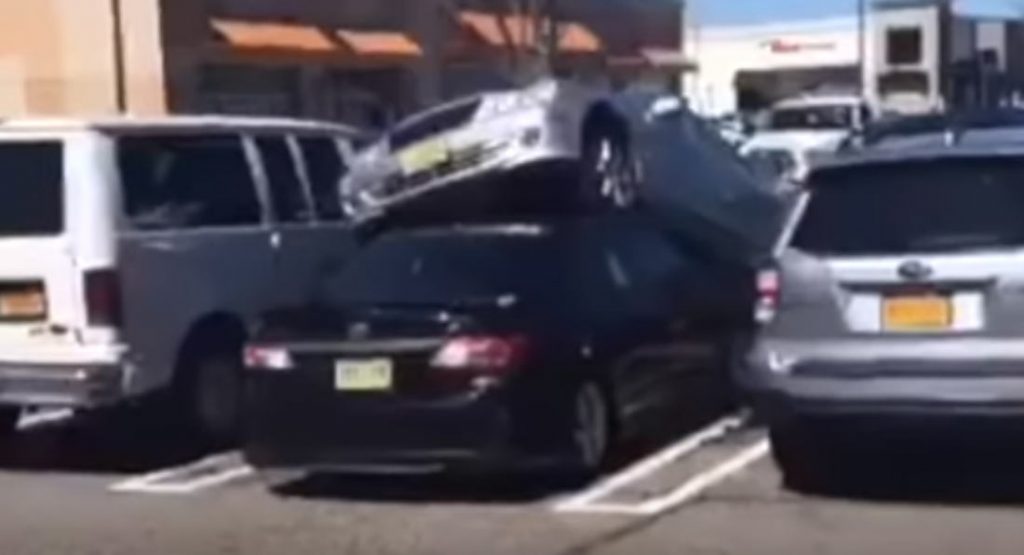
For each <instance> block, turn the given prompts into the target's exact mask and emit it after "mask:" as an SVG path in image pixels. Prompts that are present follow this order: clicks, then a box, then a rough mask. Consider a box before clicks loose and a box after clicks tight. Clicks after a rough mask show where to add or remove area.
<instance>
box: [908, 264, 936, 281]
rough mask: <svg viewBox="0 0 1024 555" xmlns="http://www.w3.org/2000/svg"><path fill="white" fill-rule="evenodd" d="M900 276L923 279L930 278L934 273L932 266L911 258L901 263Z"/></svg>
mask: <svg viewBox="0 0 1024 555" xmlns="http://www.w3.org/2000/svg"><path fill="white" fill-rule="evenodd" d="M899 273H900V277H902V278H903V279H907V280H913V281H921V280H925V279H928V278H930V277H931V276H932V274H933V273H934V270H932V267H931V266H929V265H927V264H925V263H924V262H921V261H919V260H910V261H907V262H904V263H903V264H900V267H899Z"/></svg>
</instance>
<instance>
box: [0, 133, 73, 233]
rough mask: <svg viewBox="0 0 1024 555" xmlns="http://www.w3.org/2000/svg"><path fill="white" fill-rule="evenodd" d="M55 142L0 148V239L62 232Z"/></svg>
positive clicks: (60, 157) (58, 150) (60, 179)
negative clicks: (0, 195) (1, 180)
mask: <svg viewBox="0 0 1024 555" xmlns="http://www.w3.org/2000/svg"><path fill="white" fill-rule="evenodd" d="M63 152H64V151H63V148H62V147H61V144H60V143H59V142H32V143H2V144H0V175H3V184H2V185H0V188H2V190H3V202H0V237H17V236H40V235H56V234H59V233H60V232H61V231H62V230H63V229H64V194H63V186H62V185H63V182H64V161H63V158H64V157H63Z"/></svg>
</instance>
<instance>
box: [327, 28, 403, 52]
mask: <svg viewBox="0 0 1024 555" xmlns="http://www.w3.org/2000/svg"><path fill="white" fill-rule="evenodd" d="M335 33H336V35H337V37H338V39H339V40H340V41H341V42H342V44H344V45H345V46H346V47H348V49H349V50H351V51H352V52H353V53H354V54H358V55H362V56H381V57H395V58H420V57H422V56H423V49H422V48H420V45H419V44H416V42H415V41H413V40H412V39H411V38H409V37H408V36H407V35H404V34H402V33H395V32H388V31H351V30H345V29H339V30H338V31H336V32H335Z"/></svg>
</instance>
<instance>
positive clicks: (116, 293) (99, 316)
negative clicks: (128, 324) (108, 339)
mask: <svg viewBox="0 0 1024 555" xmlns="http://www.w3.org/2000/svg"><path fill="white" fill-rule="evenodd" d="M85 309H86V315H87V320H88V322H89V325H90V326H95V327H109V328H119V327H121V325H122V324H123V323H124V313H123V307H122V304H121V278H120V276H118V274H117V272H116V271H114V270H110V269H104V270H90V271H88V272H86V273H85Z"/></svg>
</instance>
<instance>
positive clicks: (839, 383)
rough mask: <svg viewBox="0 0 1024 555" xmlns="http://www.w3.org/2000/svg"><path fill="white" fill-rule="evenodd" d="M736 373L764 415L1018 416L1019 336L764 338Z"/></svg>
mask: <svg viewBox="0 0 1024 555" xmlns="http://www.w3.org/2000/svg"><path fill="white" fill-rule="evenodd" d="M746 362H747V364H746V365H744V366H743V367H742V368H737V369H736V370H735V372H736V379H737V382H738V384H739V386H740V387H741V389H743V390H744V392H745V393H746V394H747V395H748V396H749V397H750V399H751V401H752V402H753V404H754V405H755V408H757V409H758V410H759V411H760V412H761V413H762V414H763V415H765V416H767V417H769V418H777V417H780V416H786V415H793V414H806V415H850V416H868V417H870V416H886V415H920V416H960V415H964V416H968V415H969V416H1024V342H1022V341H1016V340H949V339H946V340H920V341H918V340H903V341H898V342H897V341H890V342H884V343H882V342H878V341H837V342H828V341H818V342H814V343H810V342H808V343H807V344H798V343H787V342H771V341H763V342H761V343H759V344H758V345H756V346H755V348H754V349H753V350H752V352H751V353H750V355H749V356H748V358H747V361H746Z"/></svg>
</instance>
